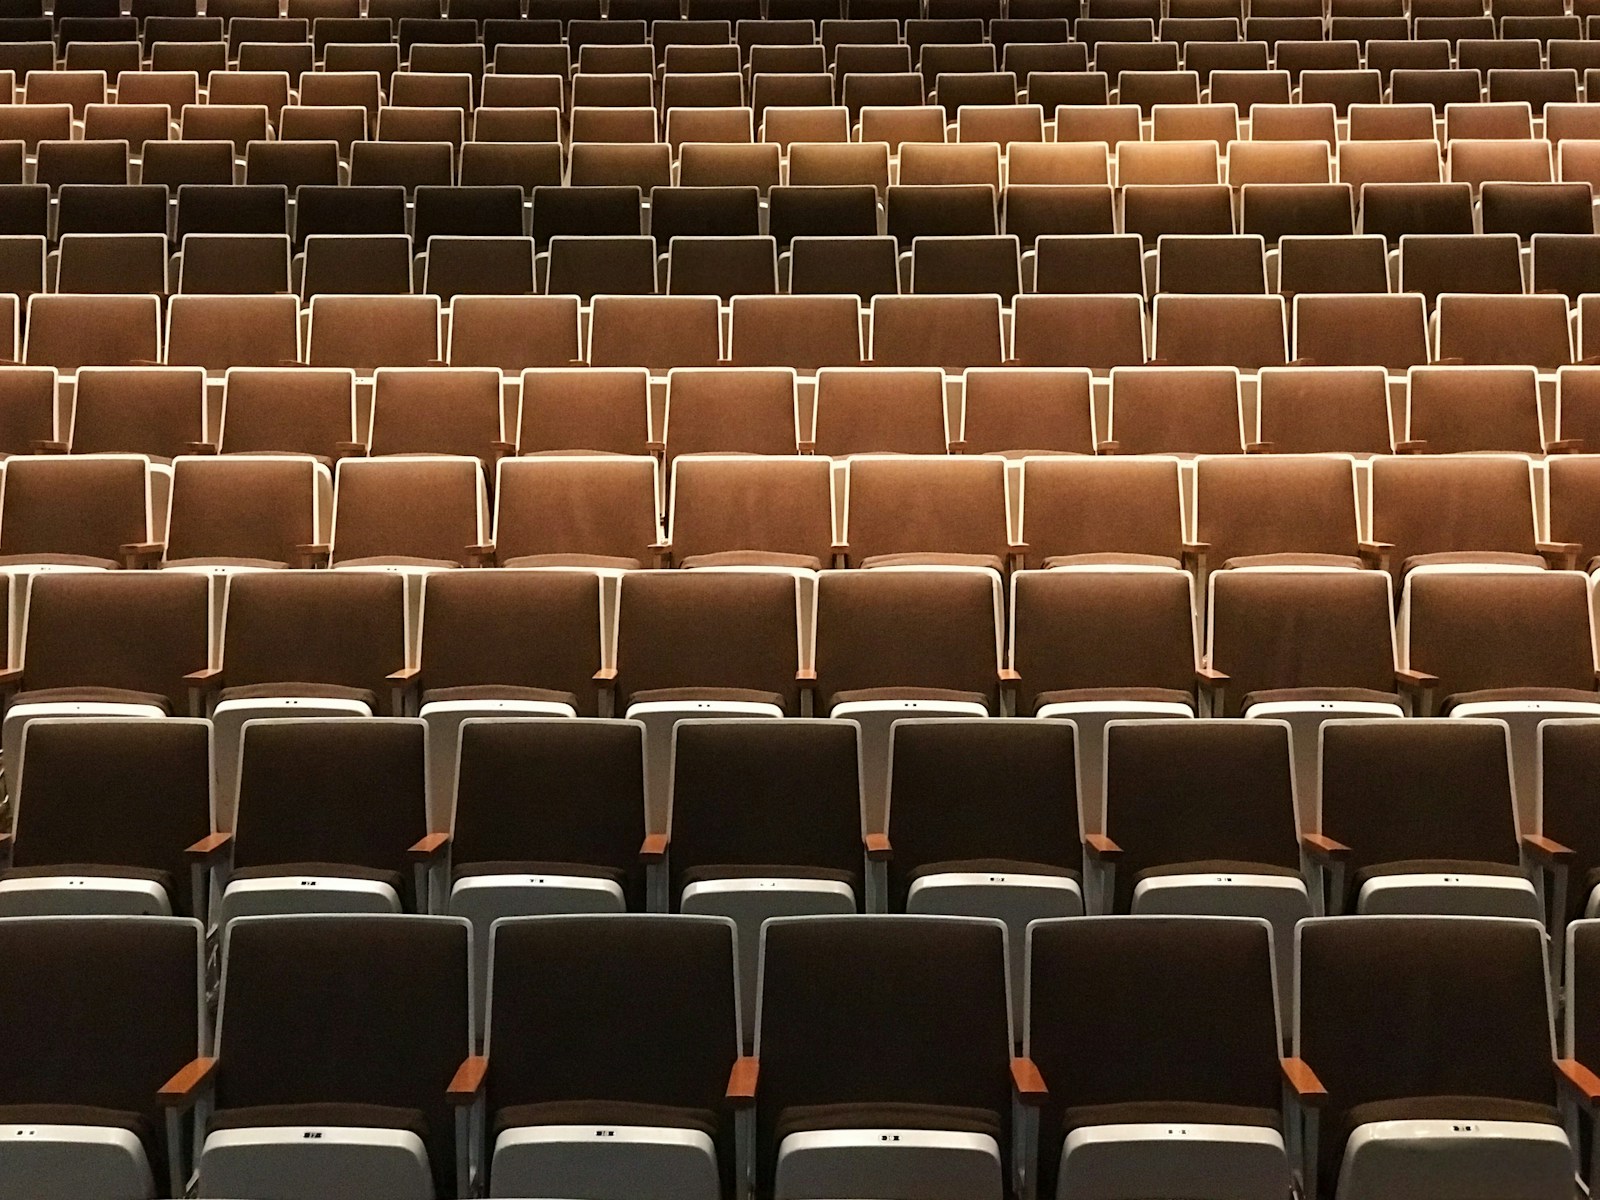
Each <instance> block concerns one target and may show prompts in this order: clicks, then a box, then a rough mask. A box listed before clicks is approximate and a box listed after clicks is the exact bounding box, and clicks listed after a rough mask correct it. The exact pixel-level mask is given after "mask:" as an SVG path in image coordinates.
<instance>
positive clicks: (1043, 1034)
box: [1028, 917, 1280, 1191]
mask: <svg viewBox="0 0 1600 1200" xmlns="http://www.w3.org/2000/svg"><path fill="white" fill-rule="evenodd" d="M1031 939H1032V955H1031V958H1032V967H1031V972H1030V991H1029V1003H1030V1012H1031V1013H1032V1019H1031V1023H1030V1027H1029V1030H1028V1052H1029V1056H1030V1057H1031V1058H1032V1059H1033V1061H1034V1063H1035V1064H1036V1065H1037V1066H1038V1068H1039V1071H1040V1073H1041V1074H1042V1075H1043V1076H1044V1080H1045V1084H1046V1086H1048V1087H1049V1089H1050V1100H1049V1104H1048V1106H1047V1107H1046V1108H1045V1110H1044V1112H1043V1113H1042V1114H1041V1116H1040V1129H1041V1130H1042V1131H1048V1132H1045V1133H1044V1134H1043V1135H1042V1136H1041V1138H1040V1142H1039V1145H1040V1159H1041V1161H1040V1172H1041V1185H1042V1186H1044V1187H1046V1188H1048V1189H1050V1190H1051V1191H1054V1189H1055V1186H1056V1183H1055V1180H1056V1172H1057V1170H1058V1168H1059V1164H1060V1160H1061V1136H1060V1133H1059V1132H1057V1131H1061V1132H1071V1131H1072V1130H1073V1129H1077V1128H1083V1127H1086V1126H1091V1125H1102V1124H1117V1123H1121V1122H1124V1121H1133V1122H1144V1121H1160V1122H1170V1121H1180V1120H1182V1121H1195V1120H1206V1121H1219V1120H1220V1121H1224V1122H1226V1123H1228V1124H1247V1125H1264V1126H1266V1127H1268V1128H1275V1127H1276V1126H1277V1125H1278V1107H1279V1090H1280V1085H1279V1082H1278V1074H1277V1062H1276V1058H1277V1054H1278V1037H1277V1032H1278V1031H1277V1016H1276V1013H1275V1011H1274V1007H1273V999H1274V993H1273V980H1272V943H1271V940H1270V939H1269V938H1268V937H1267V936H1266V931H1265V930H1263V929H1261V928H1259V927H1253V926H1250V925H1248V924H1245V923H1243V922H1238V921H1218V920H1205V919H1195V918H1184V917H1151V918H1143V919H1140V920H1137V921H1131V922H1130V921H1126V920H1118V919H1111V920H1097V919H1090V920H1083V921H1071V922H1052V923H1050V924H1046V925H1040V926H1038V927H1037V928H1035V929H1034V930H1033V931H1032V935H1031ZM1263 1110H1264V1111H1263Z"/></svg>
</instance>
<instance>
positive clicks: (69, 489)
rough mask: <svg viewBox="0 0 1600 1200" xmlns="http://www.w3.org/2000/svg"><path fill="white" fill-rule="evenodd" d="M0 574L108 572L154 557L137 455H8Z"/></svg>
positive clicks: (146, 465) (145, 467)
mask: <svg viewBox="0 0 1600 1200" xmlns="http://www.w3.org/2000/svg"><path fill="white" fill-rule="evenodd" d="M5 482H6V489H5V493H6V494H5V500H4V505H3V516H4V520H3V522H0V569H6V568H9V569H10V570H16V569H18V568H21V569H23V570H28V569H33V570H47V569H49V568H50V567H62V568H71V569H79V570H82V569H102V570H106V569H115V568H117V567H119V566H124V565H129V566H139V565H143V564H145V563H146V562H147V561H148V560H149V559H150V558H151V557H152V556H153V555H158V554H159V552H160V543H159V542H157V541H156V540H155V538H154V537H153V535H154V534H156V533H159V532H160V530H159V529H157V528H155V522H154V519H153V513H152V508H153V505H152V503H151V492H152V482H151V464H150V460H149V459H147V458H145V457H144V456H143V455H135V454H103V455H95V456H92V457H91V456H86V455H85V456H76V457H62V456H60V455H58V454H57V455H44V456H34V455H20V454H19V455H14V456H13V457H11V458H9V459H7V460H6V462H5Z"/></svg>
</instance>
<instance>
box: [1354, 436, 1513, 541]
mask: <svg viewBox="0 0 1600 1200" xmlns="http://www.w3.org/2000/svg"><path fill="white" fill-rule="evenodd" d="M1369 503H1370V505H1371V508H1370V510H1369V513H1368V522H1367V527H1368V529H1369V531H1370V534H1371V536H1372V537H1373V538H1374V539H1375V540H1377V541H1380V542H1387V543H1389V544H1390V545H1392V546H1393V547H1394V549H1393V550H1392V551H1391V552H1390V556H1389V557H1390V562H1391V563H1392V564H1393V565H1394V566H1395V567H1397V568H1398V567H1401V566H1403V565H1404V563H1405V561H1406V560H1407V559H1409V558H1412V557H1413V556H1416V555H1424V554H1441V553H1460V552H1467V553H1472V552H1479V551H1483V552H1499V553H1514V554H1522V555H1531V554H1533V552H1534V541H1535V538H1534V523H1533V491H1532V483H1531V482H1530V479H1529V466H1528V460H1527V459H1525V458H1518V457H1513V456H1511V455H1484V456H1475V457H1472V458H1452V457H1449V456H1446V455H1404V456H1401V457H1394V458H1377V459H1374V460H1373V464H1372V490H1371V495H1370V497H1369Z"/></svg>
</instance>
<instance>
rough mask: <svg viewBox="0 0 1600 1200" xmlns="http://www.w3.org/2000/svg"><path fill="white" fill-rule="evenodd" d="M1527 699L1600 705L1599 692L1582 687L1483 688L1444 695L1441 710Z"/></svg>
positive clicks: (1515, 702) (1447, 713) (1508, 702)
mask: <svg viewBox="0 0 1600 1200" xmlns="http://www.w3.org/2000/svg"><path fill="white" fill-rule="evenodd" d="M1529 700H1546V701H1551V702H1554V703H1558V704H1593V705H1595V706H1597V707H1600V692H1591V691H1587V690H1585V689H1582V688H1485V689H1483V690H1482V691H1478V692H1456V693H1455V694H1454V695H1452V696H1446V697H1445V701H1444V708H1443V710H1442V711H1443V712H1444V713H1445V714H1446V715H1449V713H1450V710H1451V709H1453V708H1455V707H1456V706H1457V705H1461V704H1518V703H1522V702H1524V701H1529Z"/></svg>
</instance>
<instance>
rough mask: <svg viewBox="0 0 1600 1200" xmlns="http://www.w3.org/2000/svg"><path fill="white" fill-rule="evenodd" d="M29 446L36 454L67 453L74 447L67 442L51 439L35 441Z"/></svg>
mask: <svg viewBox="0 0 1600 1200" xmlns="http://www.w3.org/2000/svg"><path fill="white" fill-rule="evenodd" d="M29 448H30V449H31V450H32V451H33V452H34V453H35V454H67V453H70V452H71V450H72V447H71V446H69V445H67V443H66V442H57V441H50V440H48V439H46V440H42V441H37V442H34V443H33V445H32V446H31V447H29Z"/></svg>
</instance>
